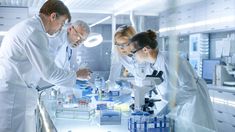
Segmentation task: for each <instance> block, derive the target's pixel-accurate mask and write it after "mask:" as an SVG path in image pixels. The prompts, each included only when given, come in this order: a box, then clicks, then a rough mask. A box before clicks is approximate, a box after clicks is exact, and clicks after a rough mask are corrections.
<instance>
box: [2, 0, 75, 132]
mask: <svg viewBox="0 0 235 132" xmlns="http://www.w3.org/2000/svg"><path fill="white" fill-rule="evenodd" d="M67 19H68V20H69V21H70V19H71V16H70V13H69V10H68V8H67V7H66V6H65V5H64V4H63V2H61V1H58V0H48V1H46V2H45V3H44V5H43V6H42V7H41V9H40V14H39V15H37V16H34V17H32V18H29V19H26V20H24V21H22V22H20V23H19V24H16V25H15V26H14V27H12V28H11V29H10V30H9V31H8V33H7V34H6V36H5V37H4V38H3V41H2V44H1V48H0V105H1V108H0V131H1V132H34V131H35V119H34V118H33V117H34V111H33V109H34V108H35V107H36V97H37V92H35V91H36V90H35V89H34V86H35V85H37V82H38V81H39V78H40V77H42V78H43V79H44V80H46V81H48V82H50V83H52V84H55V85H59V86H66V87H68V88H69V87H73V86H74V85H75V80H76V76H77V75H76V73H75V72H69V71H64V70H62V69H60V68H58V67H57V66H56V65H55V63H54V61H53V60H52V58H50V54H49V50H48V37H47V33H48V34H50V35H52V34H54V33H55V32H57V31H58V30H60V29H61V27H62V26H63V25H64V23H65V21H66V20H67ZM27 100H30V101H31V102H29V101H27ZM26 102H27V103H26Z"/></svg>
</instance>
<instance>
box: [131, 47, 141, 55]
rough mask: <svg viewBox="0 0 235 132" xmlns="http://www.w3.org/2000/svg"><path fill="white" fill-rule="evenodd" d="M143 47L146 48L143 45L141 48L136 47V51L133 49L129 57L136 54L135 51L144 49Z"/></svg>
mask: <svg viewBox="0 0 235 132" xmlns="http://www.w3.org/2000/svg"><path fill="white" fill-rule="evenodd" d="M143 48H144V47H141V48H138V49H136V50H134V51H131V53H130V54H128V56H129V57H133V56H134V55H135V53H137V52H138V51H140V50H142V49H143Z"/></svg>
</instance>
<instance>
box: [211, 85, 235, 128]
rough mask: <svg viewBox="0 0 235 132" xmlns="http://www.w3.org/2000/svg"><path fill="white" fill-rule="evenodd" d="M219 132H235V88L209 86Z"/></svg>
mask: <svg viewBox="0 0 235 132" xmlns="http://www.w3.org/2000/svg"><path fill="white" fill-rule="evenodd" d="M208 89H209V94H210V98H211V102H212V105H213V109H214V113H215V118H216V123H217V127H218V132H235V87H228V86H216V85H212V84H209V85H208Z"/></svg>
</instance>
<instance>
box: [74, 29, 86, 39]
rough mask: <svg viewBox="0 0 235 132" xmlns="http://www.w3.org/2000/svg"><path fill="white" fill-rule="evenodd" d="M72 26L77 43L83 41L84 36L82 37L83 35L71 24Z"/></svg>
mask: <svg viewBox="0 0 235 132" xmlns="http://www.w3.org/2000/svg"><path fill="white" fill-rule="evenodd" d="M72 28H73V30H74V31H75V33H76V36H77V38H78V43H82V42H84V41H85V40H86V38H85V37H83V36H82V35H81V34H80V33H79V32H78V31H77V30H76V29H75V27H74V26H72Z"/></svg>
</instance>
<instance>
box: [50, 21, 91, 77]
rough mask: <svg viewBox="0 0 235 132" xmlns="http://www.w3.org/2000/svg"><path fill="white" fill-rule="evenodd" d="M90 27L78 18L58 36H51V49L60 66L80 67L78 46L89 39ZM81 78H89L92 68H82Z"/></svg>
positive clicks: (73, 68)
mask: <svg viewBox="0 0 235 132" xmlns="http://www.w3.org/2000/svg"><path fill="white" fill-rule="evenodd" d="M89 33H90V27H89V26H88V24H87V23H85V22H84V21H82V20H77V21H75V22H73V23H72V24H71V25H69V26H68V27H67V28H66V29H62V31H61V32H60V34H58V35H57V36H56V37H50V38H49V49H50V52H51V53H52V56H53V58H54V59H55V63H56V65H57V66H58V67H60V68H62V69H66V70H72V71H76V70H77V69H78V68H80V67H79V64H78V62H77V60H76V59H77V58H76V57H77V54H76V53H77V50H78V47H79V46H80V45H81V44H82V43H83V42H84V41H85V40H86V39H87V37H88V35H89ZM79 71H80V73H81V76H80V77H79V78H80V79H82V80H83V79H89V74H90V70H89V69H85V68H84V69H80V70H79Z"/></svg>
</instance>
